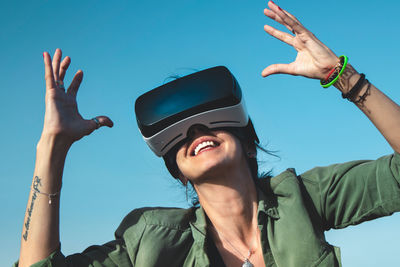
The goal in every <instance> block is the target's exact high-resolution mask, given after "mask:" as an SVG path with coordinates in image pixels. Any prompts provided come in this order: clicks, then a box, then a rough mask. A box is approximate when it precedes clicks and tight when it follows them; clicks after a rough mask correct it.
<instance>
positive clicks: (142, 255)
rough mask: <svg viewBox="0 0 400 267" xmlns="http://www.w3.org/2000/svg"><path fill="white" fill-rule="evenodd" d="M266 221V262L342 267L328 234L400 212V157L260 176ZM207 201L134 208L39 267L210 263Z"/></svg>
mask: <svg viewBox="0 0 400 267" xmlns="http://www.w3.org/2000/svg"><path fill="white" fill-rule="evenodd" d="M257 188H258V199H259V203H258V213H257V216H258V226H259V228H260V231H261V245H262V250H263V254H264V260H265V263H266V266H282V267H298V266H321V267H322V266H329V267H332V266H341V263H340V252H339V249H338V248H336V247H334V246H332V245H330V244H328V243H327V242H326V240H325V236H324V232H325V231H327V230H329V229H331V228H335V229H338V228H344V227H346V226H348V225H355V224H359V223H361V222H363V221H367V220H371V219H374V218H377V217H382V216H386V215H391V214H392V213H393V212H395V211H400V155H399V154H397V153H395V154H394V155H389V156H385V157H382V158H379V159H378V160H375V161H352V162H348V163H344V164H335V165H331V166H328V167H317V168H314V169H312V170H310V171H308V172H306V173H304V174H301V175H296V173H295V171H294V169H288V170H287V171H285V172H283V173H281V174H280V175H278V176H276V177H273V178H268V179H260V180H259V181H258V182H257ZM206 233H207V231H206V219H205V214H204V211H203V209H202V208H201V207H196V208H189V209H178V208H143V209H137V210H134V211H132V212H131V213H130V214H128V215H127V216H126V217H125V219H124V220H123V221H122V223H121V225H120V226H119V227H118V229H117V230H116V232H115V238H116V239H115V240H114V241H111V242H109V243H106V244H104V245H101V246H91V247H89V248H87V249H86V250H85V251H83V252H82V253H79V254H73V255H70V256H68V257H65V256H64V255H63V254H62V253H61V252H60V250H57V251H55V252H53V253H52V254H51V255H50V256H49V257H48V258H46V259H44V260H42V261H40V262H38V263H36V264H34V265H33V266H35V267H38V266H49V267H50V266H57V267H58V266H60V267H64V266H94V267H97V266H108V267H111V266H126V267H128V266H139V267H150V266H169V267H174V266H185V267H186V266H209V259H208V257H207V253H206V251H207V248H206V247H205V244H206V242H205V241H206V238H208V237H207V235H206Z"/></svg>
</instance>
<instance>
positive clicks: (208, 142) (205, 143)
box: [194, 141, 216, 156]
mask: <svg viewBox="0 0 400 267" xmlns="http://www.w3.org/2000/svg"><path fill="white" fill-rule="evenodd" d="M208 146H212V147H216V145H215V143H214V142H213V141H205V142H202V143H200V144H198V145H197V147H196V148H195V149H194V155H195V156H196V155H197V154H198V153H199V152H200V150H201V149H203V148H205V147H208Z"/></svg>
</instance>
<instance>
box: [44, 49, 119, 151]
mask: <svg viewBox="0 0 400 267" xmlns="http://www.w3.org/2000/svg"><path fill="white" fill-rule="evenodd" d="M61 57H62V52H61V50H60V49H57V50H56V52H55V53H54V57H53V61H51V57H50V55H49V54H48V53H47V52H45V53H43V58H44V65H45V79H46V113H45V118H44V126H43V132H42V137H52V138H54V137H55V138H57V139H58V140H60V141H61V142H62V143H64V144H65V145H67V146H70V145H71V144H72V143H73V142H74V141H77V140H79V139H81V138H82V137H83V136H85V135H89V134H90V133H92V132H93V131H94V130H95V129H97V128H99V127H101V126H108V127H112V126H113V122H112V121H111V120H110V119H109V118H108V117H106V116H97V117H96V118H94V119H91V120H86V119H83V118H82V116H81V115H80V114H79V111H78V106H77V102H76V94H77V92H78V89H79V86H80V84H81V82H82V79H83V72H82V71H81V70H79V71H78V72H77V73H76V74H75V76H74V78H73V80H72V82H71V84H70V86H69V87H68V88H67V89H66V90H65V87H64V77H65V73H66V71H67V69H68V67H69V65H70V63H71V59H70V58H69V57H65V58H64V60H63V61H62V62H61Z"/></svg>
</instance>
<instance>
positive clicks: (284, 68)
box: [261, 64, 297, 77]
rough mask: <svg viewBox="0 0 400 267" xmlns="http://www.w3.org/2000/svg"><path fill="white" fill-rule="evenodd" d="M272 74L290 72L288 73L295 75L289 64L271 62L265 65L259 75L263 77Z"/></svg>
mask: <svg viewBox="0 0 400 267" xmlns="http://www.w3.org/2000/svg"><path fill="white" fill-rule="evenodd" d="M272 74H290V75H297V74H296V73H295V72H294V70H293V67H292V65H291V64H273V65H269V66H268V67H266V68H265V69H264V70H263V71H262V73H261V75H262V76H263V77H267V76H269V75H272Z"/></svg>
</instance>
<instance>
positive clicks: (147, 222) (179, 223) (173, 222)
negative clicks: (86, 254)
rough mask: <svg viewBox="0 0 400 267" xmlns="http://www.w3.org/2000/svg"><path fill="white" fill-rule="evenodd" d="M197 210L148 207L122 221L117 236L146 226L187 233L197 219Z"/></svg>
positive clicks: (133, 212) (130, 214) (132, 213)
mask: <svg viewBox="0 0 400 267" xmlns="http://www.w3.org/2000/svg"><path fill="white" fill-rule="evenodd" d="M195 210H196V208H188V209H182V208H163V207H146V208H140V209H135V210H133V211H131V212H130V213H129V214H128V215H126V216H125V218H124V219H123V220H122V222H121V224H120V226H119V227H118V229H117V231H116V235H119V236H120V235H123V233H124V232H126V231H127V230H129V229H131V228H136V229H138V228H144V227H145V226H159V227H166V228H170V229H176V230H182V231H185V230H187V229H188V228H190V224H189V223H190V221H192V220H193V219H194V217H195Z"/></svg>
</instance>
